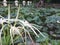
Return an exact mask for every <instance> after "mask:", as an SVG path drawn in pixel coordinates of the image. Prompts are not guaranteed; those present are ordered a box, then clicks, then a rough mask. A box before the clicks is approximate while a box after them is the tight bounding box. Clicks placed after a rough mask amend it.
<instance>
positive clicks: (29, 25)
mask: <svg viewBox="0 0 60 45" xmlns="http://www.w3.org/2000/svg"><path fill="white" fill-rule="evenodd" d="M20 22H21V23H22V24H23V25H24V26H28V27H29V28H30V29H31V30H32V31H33V32H34V33H35V34H36V36H37V37H39V36H38V34H37V33H36V32H35V30H34V29H33V27H32V26H31V24H30V23H29V22H28V21H26V20H25V21H20Z"/></svg>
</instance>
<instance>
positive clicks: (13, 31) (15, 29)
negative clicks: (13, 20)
mask: <svg viewBox="0 0 60 45" xmlns="http://www.w3.org/2000/svg"><path fill="white" fill-rule="evenodd" d="M10 30H11V33H13V35H15V34H17V35H18V34H19V35H20V32H19V29H18V28H17V27H14V26H11V29H10Z"/></svg>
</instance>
